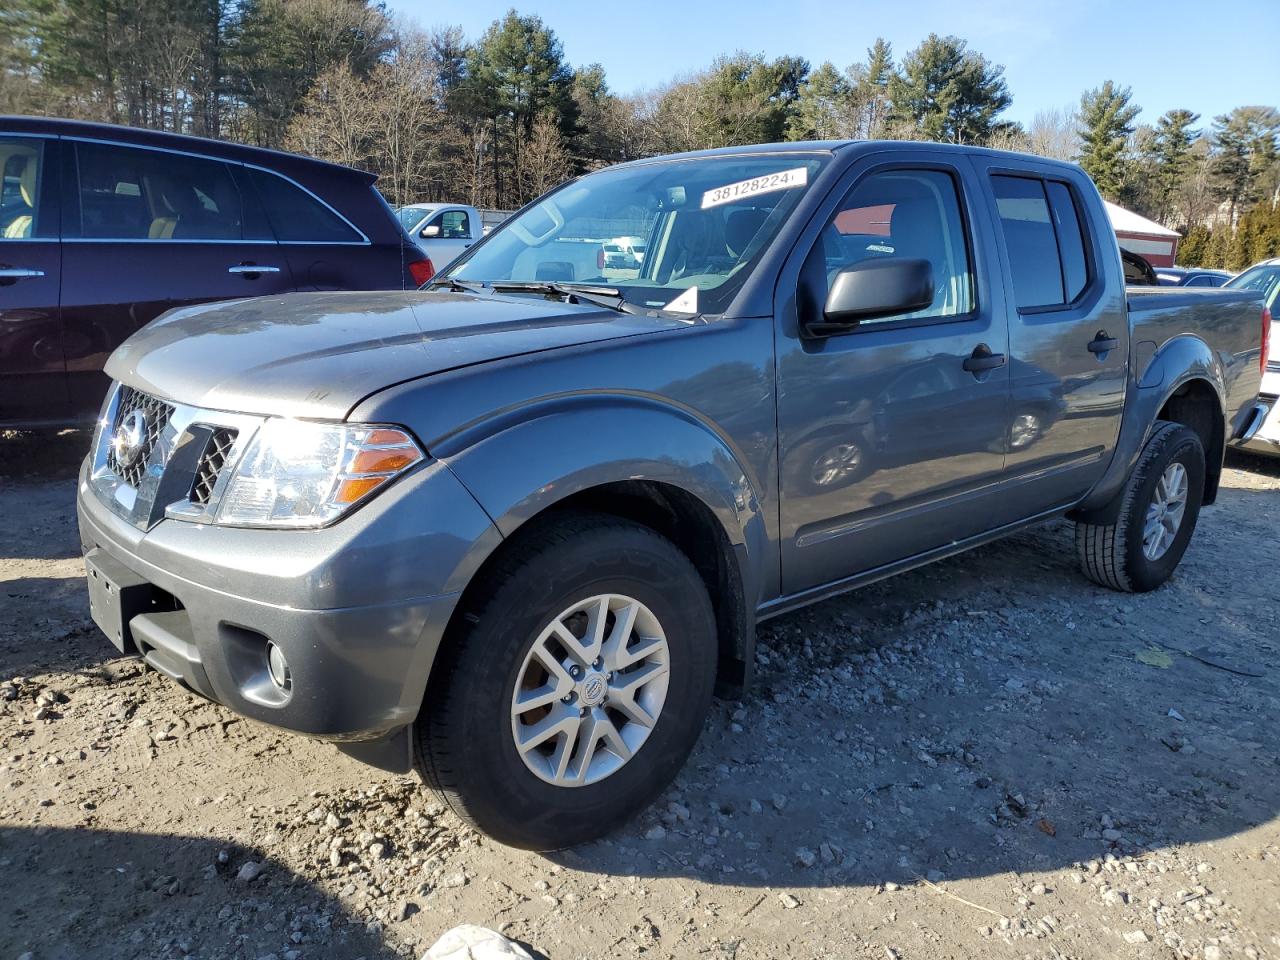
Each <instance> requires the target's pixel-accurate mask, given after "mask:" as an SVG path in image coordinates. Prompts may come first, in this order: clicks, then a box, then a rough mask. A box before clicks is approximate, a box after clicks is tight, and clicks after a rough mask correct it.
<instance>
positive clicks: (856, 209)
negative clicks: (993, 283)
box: [818, 170, 973, 326]
mask: <svg viewBox="0 0 1280 960" xmlns="http://www.w3.org/2000/svg"><path fill="white" fill-rule="evenodd" d="M964 229H965V228H964V219H963V217H962V216H961V215H960V199H959V195H958V193H957V191H956V184H955V181H954V180H953V179H952V178H951V176H950V174H947V173H944V172H942V171H940V170H891V171H886V172H884V173H877V174H872V175H871V176H869V177H866V178H864V179H863V180H860V181H859V182H858V183H856V184H854V186H853V188H852V189H851V190H850V191H849V193H848V194H847V195H846V196H845V198H844V200H843V201H842V202H841V204H840V206H839V208H838V209H837V210H836V213H835V215H834V216H833V217H832V218H831V220H830V221H829V222H828V223H827V226H826V228H825V229H824V230H823V231H822V235H821V237H820V239H819V241H818V244H819V246H820V247H821V248H822V256H823V259H824V261H825V268H826V283H827V292H828V293H830V291H831V285H832V283H834V282H835V278H836V275H837V274H838V273H839V272H840V271H841V270H843V269H845V268H846V267H850V266H853V265H854V264H857V263H862V262H863V261H865V260H873V259H875V260H883V259H887V258H891V257H908V258H911V259H916V260H928V261H929V264H930V266H931V267H932V268H933V303H932V304H931V305H930V306H928V307H926V308H925V309H923V310H918V311H916V312H915V313H909V314H899V315H897V316H892V317H882V318H878V319H875V320H865V321H863V325H864V326H872V325H875V324H879V323H886V322H893V321H897V320H919V319H931V318H939V319H941V318H947V317H956V316H961V315H963V314H967V313H969V312H970V311H971V310H972V309H973V278H972V275H971V272H970V267H969V252H968V247H967V245H966V243H965V232H964Z"/></svg>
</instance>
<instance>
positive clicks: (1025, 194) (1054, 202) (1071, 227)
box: [991, 174, 1089, 312]
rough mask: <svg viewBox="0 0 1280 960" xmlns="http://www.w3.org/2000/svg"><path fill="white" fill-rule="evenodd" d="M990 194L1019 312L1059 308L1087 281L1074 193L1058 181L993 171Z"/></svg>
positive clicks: (1086, 260)
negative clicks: (1003, 243)
mask: <svg viewBox="0 0 1280 960" xmlns="http://www.w3.org/2000/svg"><path fill="white" fill-rule="evenodd" d="M991 187H992V192H993V193H994V194H995V198H996V209H997V211H998V212H999V217H1000V229H1001V231H1002V232H1003V234H1004V239H1005V249H1006V250H1007V251H1008V256H1009V271H1010V274H1011V276H1012V278H1013V292H1014V300H1015V302H1016V303H1017V307H1018V309H1019V310H1020V311H1023V312H1035V311H1043V310H1054V309H1062V308H1065V307H1067V306H1069V305H1070V304H1072V303H1074V302H1075V301H1076V300H1078V299H1079V298H1080V296H1081V294H1083V293H1084V291H1085V289H1086V288H1087V287H1088V285H1089V256H1088V248H1087V247H1086V245H1085V237H1084V230H1083V227H1082V224H1081V221H1080V215H1079V209H1078V206H1077V204H1076V201H1075V197H1074V192H1073V191H1072V189H1071V187H1070V186H1068V185H1067V184H1066V183H1064V182H1062V181H1059V180H1046V179H1041V178H1040V177H1035V176H1012V175H1006V174H996V175H993V176H992V177H991Z"/></svg>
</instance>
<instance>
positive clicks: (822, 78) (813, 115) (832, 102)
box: [787, 61, 854, 140]
mask: <svg viewBox="0 0 1280 960" xmlns="http://www.w3.org/2000/svg"><path fill="white" fill-rule="evenodd" d="M852 107H853V104H852V91H851V90H850V87H849V81H848V80H846V79H845V77H844V76H843V75H842V74H841V73H840V71H839V70H837V69H836V68H835V67H834V66H833V65H832V63H831V62H830V61H827V62H826V63H823V64H821V65H820V66H819V67H818V69H816V70H814V71H813V72H812V73H810V74H809V76H808V78H807V79H806V80H805V81H804V83H802V84H801V85H800V91H799V95H798V96H797V97H796V102H795V107H794V109H793V110H792V112H791V116H790V117H789V118H788V120H787V139H788V140H836V139H844V138H847V137H851V136H853V135H854V131H853V125H854V117H853V109H852Z"/></svg>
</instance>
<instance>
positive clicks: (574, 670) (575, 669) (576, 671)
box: [569, 666, 582, 680]
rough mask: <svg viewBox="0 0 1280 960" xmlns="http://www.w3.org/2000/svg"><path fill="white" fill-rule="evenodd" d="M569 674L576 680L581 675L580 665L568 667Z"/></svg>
mask: <svg viewBox="0 0 1280 960" xmlns="http://www.w3.org/2000/svg"><path fill="white" fill-rule="evenodd" d="M569 676H571V677H573V679H575V680H577V679H578V678H579V677H581V676H582V668H581V667H579V666H573V667H570V668H569Z"/></svg>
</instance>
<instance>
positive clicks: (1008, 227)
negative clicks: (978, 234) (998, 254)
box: [974, 157, 1129, 521]
mask: <svg viewBox="0 0 1280 960" xmlns="http://www.w3.org/2000/svg"><path fill="white" fill-rule="evenodd" d="M974 164H975V167H976V169H977V170H978V172H979V175H980V176H982V177H984V178H986V179H987V180H988V182H989V183H990V189H989V196H990V197H991V198H992V199H991V201H990V202H991V203H992V204H993V205H994V206H993V209H992V211H991V212H992V219H993V221H994V222H995V223H996V224H997V225H998V230H997V233H998V235H999V236H1000V239H1001V241H1002V245H1003V247H1004V251H1005V257H1006V259H1007V261H1008V270H1007V272H1006V276H1008V277H1009V279H1010V282H1011V285H1012V289H1011V290H1010V291H1009V297H1010V299H1011V300H1012V303H1011V304H1010V310H1009V356H1010V368H1009V386H1010V392H1011V397H1012V408H1011V416H1010V423H1009V444H1008V446H1009V455H1008V459H1007V461H1006V464H1005V472H1006V475H1007V477H1008V479H1009V481H1010V484H1009V491H1008V496H1006V497H1004V498H1003V499H1002V500H1001V518H1002V519H1003V520H1006V521H1013V520H1017V519H1021V518H1022V517H1024V516H1030V515H1032V514H1036V513H1041V512H1043V511H1046V510H1050V509H1053V508H1056V507H1060V506H1064V505H1068V504H1070V503H1073V502H1075V501H1077V500H1079V499H1080V498H1081V497H1083V496H1084V495H1085V494H1086V493H1087V492H1088V491H1089V489H1090V488H1091V487H1092V486H1093V485H1094V484H1095V483H1096V482H1097V481H1098V479H1099V478H1100V477H1101V476H1102V472H1103V470H1104V469H1105V468H1106V466H1107V463H1108V462H1109V461H1110V458H1111V452H1112V450H1114V449H1115V443H1116V438H1117V436H1118V434H1119V431H1120V417H1121V414H1122V412H1123V410H1124V395H1125V377H1126V375H1127V367H1126V364H1127V362H1128V357H1129V316H1128V312H1127V307H1126V303H1125V297H1124V290H1123V284H1122V282H1121V279H1120V276H1119V272H1118V268H1117V267H1116V266H1115V265H1114V255H1112V256H1108V257H1104V256H1103V255H1102V251H1100V250H1099V249H1097V246H1096V244H1095V243H1094V242H1093V241H1092V239H1091V238H1093V237H1105V238H1107V240H1108V242H1110V237H1111V232H1110V229H1111V228H1110V225H1109V224H1106V223H1101V224H1091V223H1090V222H1089V221H1088V213H1087V211H1088V206H1087V205H1086V204H1085V203H1084V202H1083V200H1082V194H1081V190H1082V189H1084V188H1085V187H1086V186H1087V184H1082V183H1080V182H1078V181H1077V180H1075V179H1074V178H1073V177H1071V176H1070V175H1069V174H1066V173H1064V172H1063V171H1062V170H1061V168H1058V167H1048V166H1046V168H1045V170H1044V174H1043V175H1042V176H1040V175H1036V171H1035V168H1034V167H1032V166H1030V165H1022V164H1020V166H1019V171H1018V172H1017V173H1016V174H1015V173H1013V172H1009V171H1002V170H1001V169H1000V167H999V161H998V160H997V159H992V160H987V159H985V158H982V157H975V158H974ZM1106 270H1113V271H1114V272H1115V274H1116V275H1115V276H1113V277H1110V278H1107V277H1106V276H1105V275H1104V274H1105V272H1106Z"/></svg>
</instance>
